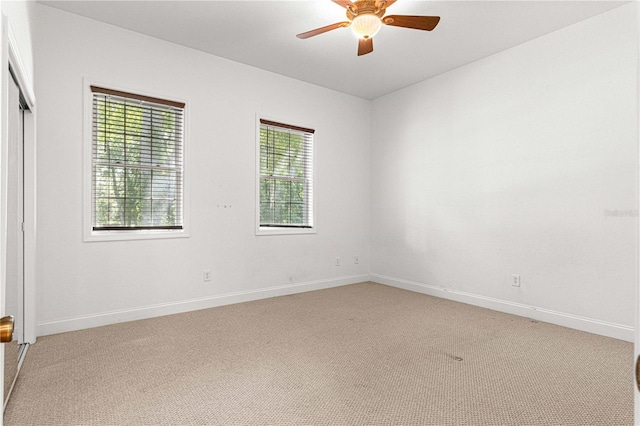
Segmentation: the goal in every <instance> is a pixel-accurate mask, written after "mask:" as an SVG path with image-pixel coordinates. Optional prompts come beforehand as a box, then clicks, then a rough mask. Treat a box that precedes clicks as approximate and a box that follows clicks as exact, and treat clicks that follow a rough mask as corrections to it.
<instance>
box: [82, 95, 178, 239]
mask: <svg viewBox="0 0 640 426" xmlns="http://www.w3.org/2000/svg"><path fill="white" fill-rule="evenodd" d="M91 90H92V92H93V113H92V115H93V120H92V121H93V149H92V160H93V161H92V169H93V173H92V177H93V179H92V195H93V196H92V199H93V203H92V217H93V229H94V230H136V229H182V176H183V170H182V167H183V155H182V152H183V117H184V104H181V103H175V102H172V101H164V100H161V99H156V98H148V97H144V96H140V95H134V94H129V93H124V92H119V91H113V90H110V89H102V88H98V87H95V86H92V87H91Z"/></svg>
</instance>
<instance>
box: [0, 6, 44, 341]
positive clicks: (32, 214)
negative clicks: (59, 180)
mask: <svg viewBox="0 0 640 426" xmlns="http://www.w3.org/2000/svg"><path fill="white" fill-rule="evenodd" d="M2 19H3V21H4V22H3V24H4V25H3V38H4V35H5V31H4V29H5V28H6V39H7V44H6V46H7V49H6V52H7V58H6V62H5V60H4V57H3V64H2V67H3V74H2V78H3V82H2V87H3V89H4V88H6V87H7V86H6V85H7V84H8V81H9V80H8V79H9V78H11V75H10V74H9V72H8V69H9V66H11V70H12V72H13V75H14V77H15V79H16V82H17V83H18V87H19V88H20V93H21V94H22V96H23V98H24V100H25V102H26V104H27V107H28V108H29V109H28V110H25V112H24V145H23V150H24V152H23V161H24V170H23V175H24V179H23V186H24V340H23V341H22V342H20V343H35V341H36V315H35V301H36V299H35V270H36V262H35V257H36V256H35V255H36V250H35V248H36V109H35V108H36V102H35V96H34V90H33V87H32V84H31V82H30V81H31V80H30V79H29V78H28V77H27V75H28V74H27V72H26V69H25V66H24V62H23V61H22V58H21V56H20V51H19V50H18V43H17V41H16V38H15V36H14V34H13V32H12V30H11V25H10V24H9V23H8V19H7V18H6V17H5V16H3V17H2ZM2 44H3V46H4V40H3V43H2ZM3 50H4V49H3ZM3 56H4V55H3ZM7 102H8V98H7V93H6V90H3V92H2V105H3V106H4V105H7ZM7 119H8V116H7V112H6V109H3V113H2V122H3V125H4V124H6V123H7ZM3 129H5V130H3V132H2V150H1V151H0V155H2V158H1V162H0V170H2V175H1V178H2V191H3V192H2V197H3V199H2V200H1V203H2V204H1V205H2V212H1V214H2V226H3V230H4V229H6V199H4V197H5V196H6V195H5V194H6V179H7V176H6V170H7V168H6V161H7V157H6V149H7V143H8V139H7V138H8V131H7V128H6V127H5V126H3ZM4 232H6V231H4ZM1 244H2V247H6V237H5V235H2V241H1ZM1 262H2V271H4V268H5V262H6V259H5V257H4V255H3V256H2V260H1ZM0 279H2V280H3V279H4V273H3V274H2V275H1V276H0ZM1 285H2V287H3V291H4V286H5V283H4V282H2V284H1Z"/></svg>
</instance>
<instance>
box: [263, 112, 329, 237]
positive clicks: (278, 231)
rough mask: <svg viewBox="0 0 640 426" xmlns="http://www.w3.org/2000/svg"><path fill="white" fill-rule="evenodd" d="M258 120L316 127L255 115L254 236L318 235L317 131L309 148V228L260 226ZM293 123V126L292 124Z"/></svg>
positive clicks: (310, 126) (290, 120)
mask: <svg viewBox="0 0 640 426" xmlns="http://www.w3.org/2000/svg"><path fill="white" fill-rule="evenodd" d="M260 120H267V121H270V122H274V123H282V124H284V123H287V124H289V125H292V126H296V127H300V128H306V129H315V128H316V126H312V125H308V124H305V123H302V121H301V120H297V119H295V118H294V119H281V118H274V117H271V116H269V115H265V114H256V118H255V128H256V129H255V144H256V165H255V173H256V178H255V185H256V188H255V191H256V199H255V205H256V214H255V216H256V217H255V234H256V235H257V236H264V235H308V234H317V233H318V222H317V215H316V205H317V172H316V170H317V167H316V161H317V155H316V150H317V141H318V131H317V130H316V131H315V133H314V134H313V144H312V147H311V156H312V158H311V188H312V193H311V194H312V196H311V203H310V204H311V205H310V207H311V217H310V221H311V226H308V227H288V226H287V227H285V226H282V227H280V226H260V127H261V122H260ZM292 123H294V124H292Z"/></svg>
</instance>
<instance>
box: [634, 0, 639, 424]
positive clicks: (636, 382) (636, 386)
mask: <svg viewBox="0 0 640 426" xmlns="http://www.w3.org/2000/svg"><path fill="white" fill-rule="evenodd" d="M635 8H636V49H637V55H636V60H637V65H636V88H635V90H636V111H635V116H636V129H637V134H636V137H637V139H638V146H640V5H638V4H635ZM638 154H639V157H638V169H637V172H638V174H639V175H638V178H639V179H638V180H637V182H640V149H639V152H638ZM636 190H637V194H636V195H637V196H638V200H640V187H638V188H636ZM635 308H636V309H635V319H636V323H635V328H636V330H635V339H634V348H633V355H634V356H633V359H634V363H633V364H634V365H633V367H634V374H633V376H634V377H635V380H634V386H633V388H634V404H633V418H634V424H636V425H637V424H640V377H639V375H638V373H639V372H640V365H639V363H640V225H639V224H638V220H636V306H635Z"/></svg>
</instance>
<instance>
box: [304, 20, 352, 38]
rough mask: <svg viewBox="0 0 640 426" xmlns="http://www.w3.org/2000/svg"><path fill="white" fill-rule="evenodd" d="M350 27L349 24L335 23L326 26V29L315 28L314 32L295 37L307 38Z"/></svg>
mask: <svg viewBox="0 0 640 426" xmlns="http://www.w3.org/2000/svg"><path fill="white" fill-rule="evenodd" d="M349 25H351V22H349V21H344V22H337V23H335V24H331V25H327V26H326V27H322V28H316V29H315V30H311V31H307V32H306V33H301V34H298V35H297V36H296V37H298V38H309V37H313V36H317V35H318V34H322V33H326V32H327V31H331V30H335V29H336V28H341V27H342V28H344V27H348V26H349Z"/></svg>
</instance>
